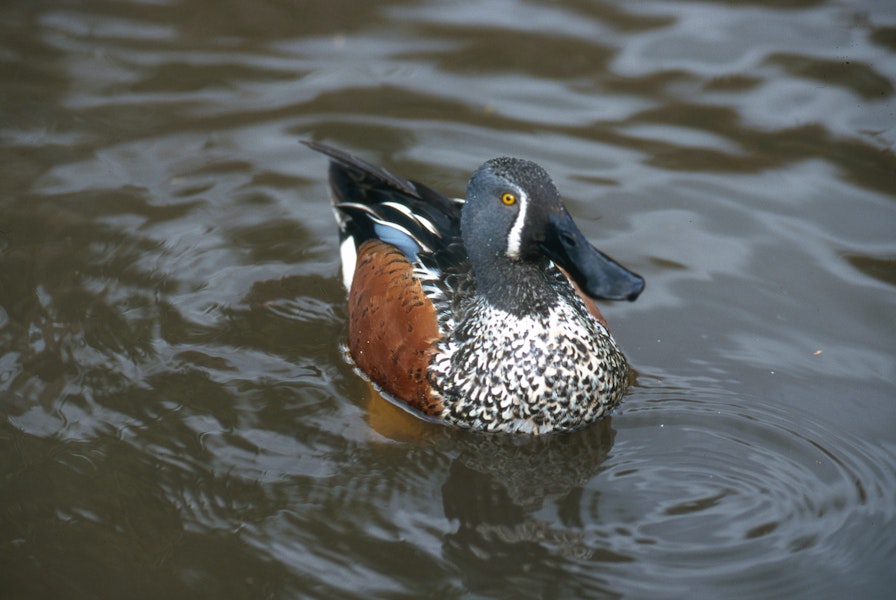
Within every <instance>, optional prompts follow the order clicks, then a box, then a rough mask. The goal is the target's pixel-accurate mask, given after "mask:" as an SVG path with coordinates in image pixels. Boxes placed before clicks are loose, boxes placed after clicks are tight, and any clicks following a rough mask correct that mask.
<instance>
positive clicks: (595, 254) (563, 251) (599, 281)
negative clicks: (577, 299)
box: [542, 209, 644, 300]
mask: <svg viewBox="0 0 896 600" xmlns="http://www.w3.org/2000/svg"><path fill="white" fill-rule="evenodd" d="M548 221H549V225H548V232H547V235H546V236H545V240H544V242H542V249H543V250H544V252H545V254H546V255H547V256H548V257H549V258H550V259H551V260H553V261H554V262H555V263H556V264H557V265H559V266H560V267H562V268H563V270H564V271H566V272H567V273H568V274H569V276H570V277H571V278H572V279H573V281H575V282H576V284H577V285H578V286H579V288H581V290H582V291H583V292H585V293H586V294H588V295H589V296H591V297H592V298H595V299H598V300H634V299H635V298H637V297H638V296H639V295H640V294H641V292H642V291H643V290H644V278H643V277H641V276H640V275H638V274H637V273H634V272H632V271H629V270H628V269H626V268H625V267H623V266H622V265H620V264H619V263H618V262H616V261H615V260H613V259H612V258H610V257H609V256H607V255H606V254H604V253H603V252H601V251H600V250H598V249H597V248H595V247H594V246H592V245H591V243H590V242H589V241H588V240H587V239H586V238H585V236H584V235H582V232H581V231H579V228H578V227H576V224H575V222H573V220H572V217H571V216H570V214H569V213H568V212H566V210H565V209H564V210H563V211H562V212H561V213H560V214H558V215H552V216H551V217H549V219H548Z"/></svg>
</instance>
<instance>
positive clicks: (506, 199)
mask: <svg viewBox="0 0 896 600" xmlns="http://www.w3.org/2000/svg"><path fill="white" fill-rule="evenodd" d="M501 202H503V203H504V204H506V205H507V206H513V205H514V204H516V196H514V195H513V194H511V193H510V192H504V194H502V195H501Z"/></svg>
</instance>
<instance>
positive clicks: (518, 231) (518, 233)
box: [507, 193, 529, 258]
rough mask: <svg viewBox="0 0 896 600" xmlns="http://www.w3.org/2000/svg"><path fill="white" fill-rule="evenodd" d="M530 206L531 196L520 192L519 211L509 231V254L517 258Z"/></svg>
mask: <svg viewBox="0 0 896 600" xmlns="http://www.w3.org/2000/svg"><path fill="white" fill-rule="evenodd" d="M528 207H529V198H528V196H526V194H523V193H520V194H519V212H518V213H517V215H516V221H514V222H513V227H511V228H510V231H509V232H508V233H507V256H510V257H513V258H517V257H519V255H520V244H521V243H522V238H523V227H525V225H526V209H528Z"/></svg>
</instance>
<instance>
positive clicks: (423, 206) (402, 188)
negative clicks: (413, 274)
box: [303, 141, 463, 262]
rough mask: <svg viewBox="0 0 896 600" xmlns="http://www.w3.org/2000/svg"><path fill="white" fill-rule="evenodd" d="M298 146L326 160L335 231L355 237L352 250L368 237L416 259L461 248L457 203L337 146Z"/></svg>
mask: <svg viewBox="0 0 896 600" xmlns="http://www.w3.org/2000/svg"><path fill="white" fill-rule="evenodd" d="M303 143H304V144H305V145H307V146H308V147H309V148H311V149H312V150H316V151H318V152H321V153H322V154H325V155H327V156H328V157H329V158H330V188H331V191H332V194H333V205H334V206H335V207H336V209H337V211H338V213H339V216H340V223H339V225H340V229H341V230H342V234H343V236H351V237H353V238H354V240H355V244H356V246H357V247H360V245H361V244H363V243H364V242H365V241H367V240H369V239H382V240H383V241H386V242H389V243H391V244H393V245H395V246H397V247H398V248H400V249H401V250H402V251H403V252H405V254H407V255H408V258H410V259H411V260H417V259H418V258H421V257H420V256H419V254H418V253H422V254H428V255H431V256H430V257H427V258H429V259H432V258H434V257H435V255H438V254H440V253H441V252H442V251H444V250H447V249H448V247H449V246H454V248H452V250H453V251H452V252H450V254H455V253H456V246H457V245H458V244H461V246H462V242H461V237H460V211H461V206H462V205H463V204H462V202H459V201H457V200H452V199H450V198H447V197H445V196H443V195H442V194H439V193H438V192H436V191H435V190H433V189H431V188H429V187H427V186H425V185H423V184H422V183H417V182H414V181H409V180H407V179H402V178H401V177H398V176H397V175H394V174H393V173H391V172H389V171H387V170H386V169H383V168H382V167H378V166H376V165H373V164H371V163H369V162H367V161H365V160H363V159H360V158H358V157H356V156H352V155H351V154H348V153H347V152H343V151H342V150H339V149H337V148H333V147H331V146H327V145H325V144H320V143H317V142H311V141H304V142H303ZM415 249H416V251H415ZM426 262H429V261H428V260H427V261H426ZM436 262H441V261H438V259H436Z"/></svg>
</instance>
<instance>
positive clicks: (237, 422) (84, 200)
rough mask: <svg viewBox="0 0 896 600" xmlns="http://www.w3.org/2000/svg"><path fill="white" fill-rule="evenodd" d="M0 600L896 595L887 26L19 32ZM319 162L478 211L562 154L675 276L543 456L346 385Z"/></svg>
mask: <svg viewBox="0 0 896 600" xmlns="http://www.w3.org/2000/svg"><path fill="white" fill-rule="evenodd" d="M0 15H2V19H0V23H2V24H0V32H2V34H0V40H2V41H0V65H2V66H0V90H2V92H0V140H2V141H0V153H2V160H0V181H2V183H3V185H2V192H0V415H2V419H0V475H2V484H0V590H2V594H0V595H2V596H3V597H4V598H48V597H59V598H62V597H65V598H81V597H93V598H95V597H103V598H119V597H152V598H159V597H167V598H179V597H183V598H193V597H197V596H200V597H219V598H290V597H320V598H331V597H365V598H367V597H422V596H436V597H480V598H489V597H514V598H521V597H522V598H526V597H532V598H535V597H617V596H627V597H639V598H665V597H684V596H705V597H719V596H724V597H738V598H767V597H813V598H818V597H831V598H833V597H842V596H843V595H844V594H854V595H857V596H858V597H863V598H889V597H892V594H893V590H894V589H896V575H894V570H893V565H894V564H896V470H894V464H896V434H894V431H896V383H894V382H896V363H894V359H893V356H894V351H896V319H894V316H893V315H894V307H896V303H894V299H896V296H894V286H896V234H894V232H896V202H894V201H896V157H894V153H893V148H894V143H896V129H894V123H896V88H894V84H896V56H894V55H896V10H894V8H893V7H892V6H891V3H889V2H870V1H869V2H845V1H844V2H812V1H804V2H786V3H780V2H775V3H771V2H768V3H766V2H744V3H739V4H738V3H722V2H718V3H712V2H685V3H675V4H673V3H665V2H638V3H621V2H618V3H615V2H569V3H536V2H528V3H527V2H513V1H500V0H495V1H490V2H475V3H466V4H464V3H436V2H412V1H406V2H395V3H369V2H348V1H343V2H329V3H302V2H253V3H248V2H238V1H230V2H223V3H222V2H207V1H205V0H181V1H176V0H169V1H165V0H159V1H153V2H146V1H143V2H140V1H136V0H135V1H132V2H104V1H101V0H85V1H84V2H80V3H58V2H41V1H34V0H29V1H27V2H26V1H24V0H22V1H17V0H13V1H11V2H6V3H5V4H4V5H3V7H2V8H0ZM300 138H313V139H319V140H321V141H325V142H328V143H331V144H334V145H338V146H342V147H345V148H347V149H349V150H351V151H353V152H356V153H358V154H359V155H361V156H363V157H365V158H367V159H369V160H371V161H373V162H376V163H380V164H383V165H385V166H387V167H388V168H390V169H393V170H394V171H396V172H397V173H400V174H403V175H406V176H408V177H411V178H414V179H418V180H421V181H426V182H428V183H430V184H432V185H433V186H435V187H437V188H438V189H440V190H442V191H444V192H446V193H449V194H453V195H461V194H462V193H463V189H464V186H465V182H466V178H467V177H468V175H469V173H470V172H471V171H472V170H473V169H474V168H475V167H476V166H478V164H479V163H481V162H483V161H484V160H486V159H487V158H491V157H493V156H498V155H502V154H513V155H517V156H522V157H525V158H529V159H532V160H535V161H537V162H539V163H540V164H542V165H543V166H544V167H545V168H546V169H547V170H548V171H549V172H550V173H551V174H552V175H553V177H554V179H555V181H556V183H557V184H558V187H559V188H560V190H561V192H562V193H563V194H564V196H565V197H566V198H567V202H568V205H569V207H570V210H571V211H572V213H573V214H574V215H575V217H576V219H577V222H578V224H579V226H580V227H581V228H582V230H583V231H584V232H585V234H586V235H588V236H589V237H590V238H591V239H592V240H595V241H596V242H597V244H598V245H599V247H600V248H601V249H603V250H604V251H606V252H608V253H609V254H610V255H612V256H614V257H616V258H618V259H619V260H620V261H622V262H623V263H624V264H626V265H627V266H628V267H630V268H632V269H633V270H635V271H637V272H639V273H641V274H643V275H644V276H645V277H646V278H647V282H648V287H647V290H646V291H645V293H644V294H643V296H642V297H641V298H640V299H638V301H637V302H635V303H633V304H629V303H622V304H614V305H608V306H605V308H604V314H605V315H606V316H607V319H608V321H609V322H610V324H611V326H612V328H613V330H614V332H615V334H616V337H617V339H618V340H619V342H620V344H621V345H622V347H623V348H624V350H625V351H626V353H627V355H628V357H629V359H630V361H631V363H632V364H633V365H634V367H635V368H636V369H637V371H638V381H637V385H636V386H635V387H633V389H632V390H631V392H630V393H629V395H628V396H627V397H626V399H625V402H624V404H623V406H622V407H621V408H620V409H619V410H618V411H617V412H616V413H615V414H614V415H613V416H612V417H611V418H608V419H605V420H604V421H603V422H601V423H600V424H598V425H596V426H594V427H591V428H589V429H586V430H583V431H580V432H577V433H575V434H572V435H567V436H556V437H551V438H548V439H543V440H525V439H505V438H495V437H487V436H486V437H483V436H477V435H472V434H470V433H467V432H458V431H453V430H449V429H445V428H440V427H436V426H432V425H430V424H427V423H422V422H419V421H416V420H414V419H412V418H410V417H408V416H407V415H404V414H402V413H398V412H396V411H395V410H394V409H393V408H392V407H390V406H388V405H384V404H383V403H382V401H379V400H377V399H376V398H371V393H370V391H369V389H368V387H367V385H366V384H365V383H364V382H363V381H362V380H360V379H359V378H358V377H357V376H356V375H355V374H354V373H353V372H352V370H351V368H350V366H348V365H347V364H346V362H345V361H344V359H343V357H342V353H341V350H340V342H341V341H342V340H343V338H344V334H345V310H344V307H343V304H344V292H343V290H342V289H341V284H340V279H339V266H338V252H337V240H336V231H335V225H334V223H333V221H332V214H331V210H330V208H329V206H328V204H327V201H326V193H327V192H326V183H325V169H326V165H325V161H323V160H322V158H321V157H320V156H318V155H316V154H314V153H313V152H310V151H308V150H307V149H305V148H304V147H302V146H300V145H299V144H298V143H297V141H298V140H299V139H300Z"/></svg>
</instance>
